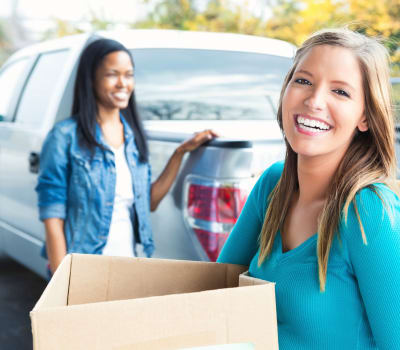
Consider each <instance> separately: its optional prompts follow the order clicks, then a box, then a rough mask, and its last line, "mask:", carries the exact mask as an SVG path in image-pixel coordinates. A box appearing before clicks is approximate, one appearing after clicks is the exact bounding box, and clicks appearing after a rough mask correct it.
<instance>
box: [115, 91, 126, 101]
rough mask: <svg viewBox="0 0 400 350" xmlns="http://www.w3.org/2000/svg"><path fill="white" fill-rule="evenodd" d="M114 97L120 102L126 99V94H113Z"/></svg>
mask: <svg viewBox="0 0 400 350" xmlns="http://www.w3.org/2000/svg"><path fill="white" fill-rule="evenodd" d="M114 96H115V97H116V98H118V99H121V100H123V99H126V98H128V94H126V93H125V92H117V93H115V94H114Z"/></svg>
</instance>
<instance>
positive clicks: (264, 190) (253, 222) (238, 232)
mask: <svg viewBox="0 0 400 350" xmlns="http://www.w3.org/2000/svg"><path fill="white" fill-rule="evenodd" d="M281 173H282V163H276V164H274V165H272V166H271V167H270V168H268V169H267V170H265V171H264V173H263V174H262V175H261V177H260V178H259V179H258V181H257V183H256V184H255V186H254V188H253V189H252V191H251V192H250V195H249V197H248V198H247V201H246V204H245V205H244V207H243V210H242V212H241V213H240V216H239V219H238V221H237V222H236V224H235V226H234V227H233V229H232V232H231V233H230V235H229V237H228V239H227V241H226V242H225V245H224V247H223V248H222V251H221V253H220V255H219V257H218V260H217V262H220V263H229V264H238V265H247V266H248V265H250V262H251V260H252V259H253V257H254V255H255V254H256V253H257V251H258V248H259V244H258V237H259V235H260V232H261V228H262V225H263V222H264V216H265V210H266V208H267V200H268V195H269V193H270V191H271V190H272V188H273V186H274V185H275V184H276V182H277V180H278V179H279V177H280V175H281Z"/></svg>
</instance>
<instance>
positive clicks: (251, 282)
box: [239, 271, 275, 287]
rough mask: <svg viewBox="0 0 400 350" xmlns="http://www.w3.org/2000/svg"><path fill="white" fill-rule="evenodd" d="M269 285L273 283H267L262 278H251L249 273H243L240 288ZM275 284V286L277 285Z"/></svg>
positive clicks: (240, 277) (240, 278)
mask: <svg viewBox="0 0 400 350" xmlns="http://www.w3.org/2000/svg"><path fill="white" fill-rule="evenodd" d="M267 283H273V282H269V281H265V280H262V279H260V278H255V277H251V276H250V274H249V271H246V272H243V273H242V274H240V276H239V287H244V286H257V285H260V284H267ZM273 284H274V285H275V283H273Z"/></svg>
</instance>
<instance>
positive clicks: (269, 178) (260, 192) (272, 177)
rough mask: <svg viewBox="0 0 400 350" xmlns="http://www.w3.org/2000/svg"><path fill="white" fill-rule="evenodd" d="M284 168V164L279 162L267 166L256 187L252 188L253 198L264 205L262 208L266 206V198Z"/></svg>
mask: <svg viewBox="0 0 400 350" xmlns="http://www.w3.org/2000/svg"><path fill="white" fill-rule="evenodd" d="M283 167H284V162H283V161H279V162H276V163H274V164H272V165H271V166H269V167H268V168H267V169H266V170H264V172H263V173H262V174H261V176H260V177H259V179H258V181H257V183H256V185H255V186H254V189H253V191H254V194H255V195H256V197H253V198H255V199H256V200H257V202H262V203H264V206H266V205H267V202H268V201H267V198H268V196H269V194H270V193H271V191H272V190H273V188H274V187H275V185H276V184H277V183H278V181H279V179H280V177H281V175H282V171H283Z"/></svg>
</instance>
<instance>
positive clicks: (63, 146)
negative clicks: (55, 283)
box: [36, 39, 215, 272]
mask: <svg viewBox="0 0 400 350" xmlns="http://www.w3.org/2000/svg"><path fill="white" fill-rule="evenodd" d="M133 73H134V63H133V59H132V56H131V55H130V53H129V51H128V50H127V49H126V48H125V47H124V46H123V45H122V44H120V43H119V42H116V41H114V40H110V39H98V40H96V41H94V42H92V43H91V44H90V45H89V46H88V47H86V48H85V50H84V51H83V53H82V55H81V58H80V62H79V66H78V72H77V79H76V82H75V90H74V102H73V108H72V114H73V116H72V117H71V118H68V119H66V120H63V121H62V122H60V123H58V124H56V125H55V127H54V128H53V129H52V130H51V131H50V133H49V134H48V136H47V138H46V141H45V143H44V145H43V149H42V154H41V157H40V159H41V162H40V174H39V179H38V185H37V187H36V190H37V192H38V195H39V212H40V219H41V220H43V221H44V224H45V227H46V248H47V256H48V258H49V263H50V270H51V272H54V271H55V269H56V268H57V266H58V265H59V263H60V262H61V260H62V258H63V257H64V256H65V255H66V254H67V253H72V252H76V253H90V254H105V255H116V256H135V255H136V245H137V244H139V243H140V244H141V245H142V246H143V251H144V253H145V254H146V255H147V256H148V257H150V256H151V255H152V253H153V251H154V244H153V237H152V230H151V224H150V210H155V209H156V208H157V206H158V204H159V203H160V201H161V200H162V199H163V198H164V196H165V195H166V194H167V192H168V191H169V189H170V187H171V185H172V184H173V182H174V180H175V177H176V175H177V173H178V171H179V167H180V165H181V162H182V158H183V156H184V154H185V153H187V152H190V151H193V150H195V149H197V148H198V147H199V146H200V145H201V144H203V143H204V142H205V141H208V140H210V139H211V138H213V137H214V136H215V134H214V133H213V132H212V131H210V130H206V131H203V132H200V133H198V134H196V135H195V136H193V137H192V138H191V139H189V140H188V141H186V142H184V143H182V144H181V145H180V146H179V147H178V148H177V149H176V150H175V152H174V153H173V155H172V156H171V158H170V159H169V161H168V163H167V165H166V167H165V169H164V171H163V172H162V173H161V175H160V176H159V177H158V179H157V180H156V181H154V182H153V183H152V182H151V180H152V179H151V170H150V164H149V161H148V149H147V143H146V139H145V135H144V132H143V128H142V124H141V119H140V117H139V114H138V112H137V110H136V101H135V94H134V78H133Z"/></svg>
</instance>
